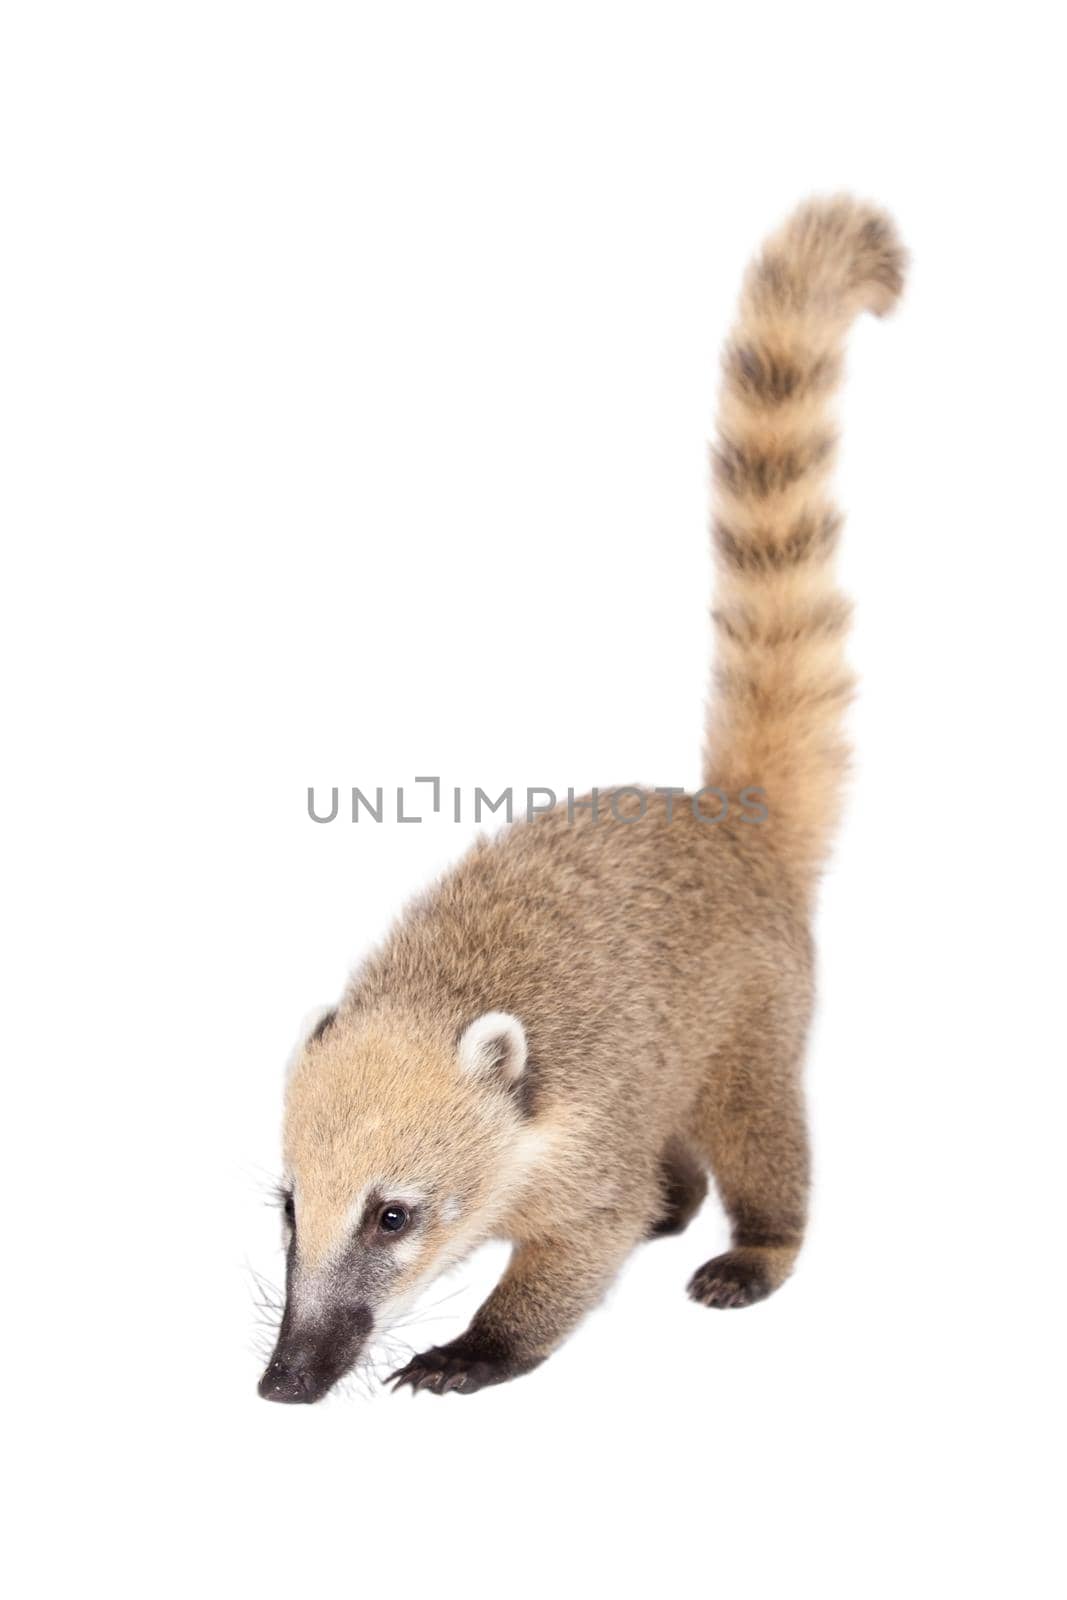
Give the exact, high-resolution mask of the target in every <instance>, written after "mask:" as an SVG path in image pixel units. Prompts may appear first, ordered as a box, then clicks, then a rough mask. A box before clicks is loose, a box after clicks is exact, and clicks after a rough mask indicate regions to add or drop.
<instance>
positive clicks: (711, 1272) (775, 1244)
mask: <svg viewBox="0 0 1067 1600" xmlns="http://www.w3.org/2000/svg"><path fill="white" fill-rule="evenodd" d="M698 1131H699V1138H700V1144H701V1146H702V1148H703V1149H704V1150H705V1151H706V1153H707V1157H708V1160H709V1161H710V1163H711V1168H712V1172H713V1173H714V1175H715V1181H716V1183H717V1185H718V1189H719V1193H720V1195H721V1197H722V1202H723V1205H724V1206H725V1208H726V1212H727V1215H728V1216H729V1218H730V1223H731V1228H732V1233H733V1248H732V1249H731V1250H727V1251H726V1252H725V1254H724V1255H721V1256H715V1257H714V1259H713V1260H711V1261H706V1262H705V1263H704V1265H703V1266H702V1267H699V1268H698V1269H697V1271H696V1272H695V1273H694V1274H693V1277H692V1279H691V1281H690V1284H689V1293H690V1295H691V1297H692V1298H693V1299H694V1300H696V1301H698V1302H699V1303H700V1304H701V1305H705V1306H716V1307H720V1308H727V1307H732V1306H747V1305H752V1304H753V1302H754V1301H756V1300H762V1299H764V1297H765V1296H766V1295H769V1294H770V1293H772V1291H773V1290H775V1289H777V1288H778V1286H779V1284H781V1283H783V1282H784V1281H785V1279H786V1278H787V1277H788V1276H789V1274H790V1272H791V1271H792V1270H793V1264H794V1262H795V1261H796V1258H797V1253H798V1251H799V1250H800V1246H801V1242H802V1240H803V1235H804V1223H805V1219H806V1215H807V1195H808V1165H809V1163H808V1138H807V1129H806V1126H805V1119H804V1105H803V1098H802V1095H801V1090H800V1081H799V1065H798V1064H797V1063H795V1062H792V1061H791V1062H790V1063H789V1064H788V1067H787V1068H786V1067H783V1068H782V1070H780V1071H776V1070H775V1069H774V1068H773V1066H772V1067H770V1068H768V1066H767V1064H766V1063H763V1064H761V1067H759V1068H756V1069H755V1070H751V1069H748V1068H743V1067H742V1068H740V1069H738V1071H737V1073H736V1075H735V1077H734V1079H733V1081H732V1083H731V1085H730V1088H729V1092H728V1093H727V1094H725V1095H722V1096H711V1097H709V1100H708V1102H707V1104H706V1106H705V1107H704V1108H703V1110H702V1114H701V1124H700V1127H699V1130H698Z"/></svg>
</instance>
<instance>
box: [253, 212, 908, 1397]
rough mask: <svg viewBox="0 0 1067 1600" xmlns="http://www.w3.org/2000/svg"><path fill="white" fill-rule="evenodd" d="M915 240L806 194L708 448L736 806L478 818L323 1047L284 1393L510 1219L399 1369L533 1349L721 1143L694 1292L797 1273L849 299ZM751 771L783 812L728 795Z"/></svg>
mask: <svg viewBox="0 0 1067 1600" xmlns="http://www.w3.org/2000/svg"><path fill="white" fill-rule="evenodd" d="M902 267H903V256H902V252H901V250H900V248H899V246H898V244H897V243H896V241H895V238H894V235H893V233H892V230H891V227H890V225H889V224H888V222H887V221H886V219H885V218H884V217H882V216H881V215H880V214H879V213H877V212H875V211H872V210H871V209H869V208H867V207H864V206H861V205H858V204H856V203H855V202H853V201H850V200H847V199H839V200H833V201H829V202H815V203H812V204H810V205H808V206H806V207H803V208H802V209H801V210H800V211H798V212H797V213H796V214H795V215H794V217H793V218H792V219H791V220H790V222H789V223H787V224H786V226H785V227H784V228H783V229H782V231H781V232H780V233H779V234H777V235H776V236H775V237H774V238H773V239H771V241H770V242H769V243H768V245H767V246H766V248H765V250H764V252H763V253H762V255H761V256H760V257H759V258H758V259H757V261H756V262H755V263H754V265H753V266H752V268H751V270H750V272H749V274H748V277H747V278H746V282H745V286H744V289H743V293H742V297H741V306H740V315H739V319H738V323H737V326H736V328H735V330H734V333H733V336H732V338H731V340H730V343H729V344H728V346H727V350H726V354H725V360H724V385H723V396H722V403H721V410H720V419H719V435H720V437H719V444H718V447H717V450H716V452H715V458H714V461H715V497H716V516H715V525H714V539H715V549H716V554H717V563H718V584H717V592H716V602H717V604H716V611H715V613H714V615H715V622H716V638H717V663H716V676H715V688H714V694H713V699H712V706H711V716H710V721H709V729H708V736H707V757H706V782H707V785H708V786H709V788H714V789H715V790H718V791H722V792H723V793H724V794H725V796H726V797H727V804H728V806H729V808H730V812H731V814H730V815H729V816H728V818H727V819H726V820H723V821H721V822H717V823H710V822H709V821H708V820H707V809H708V808H707V807H706V806H702V805H693V804H691V803H690V802H689V800H688V799H687V798H683V797H678V796H677V795H672V796H667V795H666V794H663V793H651V794H645V795H642V796H639V795H637V794H635V793H634V792H633V791H629V792H627V793H624V794H623V795H621V796H619V797H617V798H616V801H615V803H614V804H612V803H611V797H610V795H608V794H602V795H601V797H600V804H599V807H598V811H597V813H596V814H595V815H594V814H593V813H592V812H591V811H590V810H589V809H584V808H580V809H577V810H575V811H574V813H573V814H572V815H568V814H567V812H566V811H565V810H560V811H557V812H555V813H552V814H550V815H548V816H545V817H541V818H538V819H537V820H535V821H532V822H529V823H523V824H519V825H516V826H514V827H512V828H510V829H508V830H507V831H506V832H505V833H503V834H502V835H501V836H499V837H498V838H496V839H494V840H492V841H489V842H482V843H481V844H479V845H477V846H476V847H475V848H474V849H473V850H472V851H471V852H470V853H469V854H468V856H467V857H466V858H465V859H464V860H463V861H462V862H460V864H459V865H458V866H457V867H456V868H455V869H454V870H453V871H452V872H451V873H449V874H448V875H447V876H446V877H445V879H444V880H443V881H442V882H441V883H440V884H439V885H438V886H437V887H436V888H434V889H433V890H431V891H430V892H429V893H428V894H427V895H425V896H424V897H423V898H422V899H421V900H419V901H418V902H416V903H415V905H413V906H412V907H411V908H410V909H409V910H408V912H407V913H406V914H405V916H404V917H403V918H402V919H401V921H400V923H399V924H398V926H397V928H396V929H395V930H394V932H393V934H392V935H391V936H390V937H389V939H388V940H387V941H386V942H385V944H384V945H383V947H382V948H381V950H380V951H378V952H377V953H376V954H375V955H373V956H371V958H370V959H369V960H368V961H367V962H366V963H365V964H364V966H363V967H362V968H361V969H360V970H359V972H358V973H357V974H356V975H355V977H354V978H353V981H352V984H351V986H350V988H349V990H348V992H347V993H346V995H345V997H344V999H343V1001H342V1003H341V1005H340V1007H339V1008H338V1010H337V1012H336V1013H334V1014H333V1015H332V1017H331V1018H330V1019H328V1020H327V1021H326V1023H325V1024H323V1026H321V1027H320V1028H319V1029H318V1030H316V1034H315V1035H314V1036H313V1038H312V1039H311V1040H310V1041H309V1042H308V1045H307V1047H306V1049H305V1051H304V1054H303V1057H302V1058H301V1060H300V1062H299V1063H298V1066H297V1069H296V1071H295V1073H294V1076H293V1078H292V1080H291V1082H290V1088H289V1096H288V1108H287V1138H286V1161H287V1168H288V1172H289V1174H290V1177H289V1183H290V1189H289V1199H288V1201H287V1205H288V1208H289V1211H290V1215H291V1221H292V1228H291V1233H290V1240H289V1293H288V1297H287V1309H286V1320H285V1322H284V1323H283V1327H282V1331H281V1335H280V1337H279V1347H278V1351H277V1352H276V1354H275V1358H274V1361H273V1362H272V1365H271V1367H269V1368H268V1371H267V1374H266V1375H265V1377H264V1380H263V1392H264V1393H265V1394H268V1395H269V1396H270V1397H272V1398H279V1399H308V1398H315V1396H316V1395H317V1394H318V1393H321V1392H322V1391H323V1389H324V1388H325V1387H328V1386H329V1383H330V1382H332V1381H333V1377H334V1376H336V1372H337V1371H338V1370H344V1367H345V1365H350V1364H351V1361H352V1360H354V1359H355V1356H356V1354H358V1351H359V1349H360V1348H362V1345H363V1343H364V1341H365V1339H366V1337H367V1335H368V1332H369V1330H370V1328H371V1327H372V1326H378V1325H380V1324H381V1321H382V1319H383V1317H385V1316H387V1315H388V1312H389V1310H390V1308H391V1307H394V1306H396V1305H398V1304H399V1303H400V1301H401V1300H402V1299H403V1298H404V1297H405V1296H407V1295H409V1294H410V1293H411V1292H413V1291H414V1289H415V1288H417V1286H418V1285H419V1284H420V1283H422V1282H424V1281H425V1280H426V1279H427V1277H428V1276H430V1275H432V1274H433V1273H434V1272H436V1271H438V1270H440V1268H441V1266H442V1265H444V1264H446V1263H447V1262H448V1261H451V1260H455V1259H456V1258H457V1257H458V1256H460V1255H462V1254H464V1253H465V1252H466V1251H467V1250H469V1249H470V1248H471V1247H472V1246H473V1245H474V1244H476V1243H478V1242H479V1241H480V1240H481V1239H483V1238H486V1237H489V1236H490V1235H498V1236H503V1237H506V1238H509V1239H511V1240H512V1241H514V1243H515V1244H516V1250H515V1254H514V1256H513V1258H512V1262H511V1265H510V1266H509V1269H508V1271H507V1273H506V1274H505V1277H504V1278H503V1280H502V1281H501V1283H500V1284H499V1285H498V1287H497V1289H496V1290H495V1291H494V1292H493V1294H492V1295H491V1296H490V1298H489V1300H488V1301H487V1302H486V1304H485V1305H484V1306H483V1307H482V1309H481V1311H480V1312H479V1313H478V1314H477V1316H476V1317H475V1319H474V1322H473V1323H472V1325H471V1327H470V1329H469V1330H468V1332H467V1333H466V1334H464V1335H463V1336H462V1337H461V1338H460V1339H459V1340H455V1341H453V1342H452V1344H451V1345H449V1346H446V1347H445V1348H444V1349H443V1350H440V1351H431V1352H427V1354H426V1355H424V1356H421V1357H417V1358H416V1359H415V1360H414V1361H413V1362H412V1363H410V1364H409V1366H408V1367H407V1368H405V1369H404V1371H403V1372H402V1373H401V1374H400V1375H399V1377H400V1379H401V1381H404V1382H411V1383H413V1384H414V1385H415V1386H416V1387H431V1388H437V1389H439V1390H443V1389H445V1388H458V1389H460V1390H462V1391H469V1390H471V1389H474V1388H478V1387H481V1386H482V1385H483V1384H485V1383H491V1382H499V1381H502V1380H503V1379H504V1378H507V1377H511V1376H514V1375H516V1374H517V1373H520V1372H524V1371H527V1370H529V1368H530V1367H532V1366H534V1365H536V1364H537V1363H538V1362H539V1361H540V1360H542V1359H543V1358H544V1356H545V1355H546V1354H548V1353H549V1351H550V1350H551V1349H552V1348H554V1346H555V1345H556V1344H558V1343H559V1341H560V1340H561V1339H562V1338H563V1337H564V1336H565V1334H566V1333H567V1331H568V1330H569V1329H570V1328H571V1327H572V1326H573V1325H574V1323H575V1322H576V1321H577V1320H578V1319H579V1317H580V1316H581V1315H582V1314H583V1313H584V1311H585V1310H586V1309H588V1307H589V1306H590V1305H591V1304H593V1303H594V1302H595V1300H596V1299H597V1298H598V1297H599V1295H600V1294H601V1292H602V1291H603V1288H604V1286H605V1285H606V1284H607V1283H608V1282H609V1281H610V1278H611V1277H612V1275H613V1273H614V1272H615V1270H616V1269H617V1267H618V1265H619V1263H620V1262H621V1261H622V1259H623V1258H624V1257H625V1255H626V1254H627V1253H628V1251H629V1250H630V1249H631V1248H632V1247H633V1246H634V1244H636V1243H637V1242H638V1241H639V1240H640V1239H641V1238H643V1237H646V1236H648V1235H650V1234H655V1233H658V1232H664V1231H676V1230H677V1229H679V1228H681V1227H684V1226H685V1225H686V1223H687V1222H688V1221H689V1219H690V1218H691V1216H692V1215H693V1214H694V1212H695V1211H696V1209H697V1208H698V1207H699V1204H700V1202H701V1200H702V1198H703V1195H704V1192H705V1189H706V1186H707V1174H708V1172H709V1170H710V1171H711V1173H713V1174H714V1177H715V1179H716V1182H717V1185H718V1189H719V1192H720V1195H721V1197H722V1200H723V1203H724V1205H725V1208H726V1211H727V1213H728V1215H729V1217H730V1221H731V1226H732V1234H733V1244H732V1248H731V1249H730V1250H729V1251H727V1252H725V1253H724V1254H722V1255H720V1256H717V1257H715V1258H713V1259H712V1260H710V1261H709V1262H707V1263H706V1264H705V1265H704V1266H703V1267H701V1268H700V1269H699V1270H698V1271H697V1273H696V1274H695V1275H694V1277H693V1279H692V1281H691V1283H690V1294H691V1295H692V1296H693V1297H694V1298H695V1299H697V1300H698V1301H700V1302H702V1303H704V1304H707V1305H712V1306H719V1307H729V1306H738V1305H745V1304H748V1303H750V1302H751V1301H753V1300H756V1299H759V1298H761V1297H762V1296H764V1295H766V1294H767V1293H769V1292H770V1291H771V1290H772V1289H774V1288H775V1287H777V1285H778V1284H779V1283H781V1282H782V1280H783V1279H784V1278H785V1277H786V1276H787V1274H788V1273H789V1271H790V1270H791V1268H792V1265H793V1262H794V1260H795V1257H796V1254H797V1251H798V1249H799V1247H800V1242H801V1238H802V1234H803V1228H804V1221H805V1210H806V1196H807V1140H806V1133H805V1125H804V1117H803V1109H802V1098H801V1087H800V1084H801V1065H802V1058H803V1047H804V1038H805V1033H806V1029H807V1022H808V1016H809V1011H810V1004H811V954H810V944H809V935H808V917H809V913H810V905H811V895H812V889H813V887H814V883H815V880H816V877H817V874H818V869H819V867H820V865H821V863H822V862H823V860H824V858H825V855H826V851H827V849H828V845H829V842H830V839H831V836H832V832H833V827H834V824H835V821H836V817H837V813H838V809H839V806H840V794H841V785H842V779H843V774H844V769H845V761H846V752H845V744H844V739H843V734H842V729H841V718H842V715H843V712H844V709H845V707H846V704H847V701H848V699H849V696H850V693H851V680H850V677H849V674H848V672H847V669H846V667H845V665H844V663H843V641H844V635H845V632H846V628H847V623H848V607H847V604H846V603H845V601H844V600H843V599H842V597H841V596H840V595H839V593H838V592H837V590H836V588H835V586H834V582H833V576H832V562H833V555H834V550H835V546H836V541H837V536H838V531H839V526H840V518H839V516H838V514H837V512H836V511H835V509H834V507H833V505H832V503H831V502H830V500H829V497H828V492H827V477H828V473H829V470H830V465H831V462H832V457H833V451H834V433H833V428H832V423H831V417H830V410H829V407H830V401H831V397H832V394H833V391H834V390H835V388H836V386H837V384H838V381H839V378H840V369H841V352H842V346H843V342H844V338H845V334H846V332H847V329H848V326H849V324H850V323H851V321H852V319H853V317H854V316H855V315H856V314H857V313H858V312H859V311H860V310H862V309H870V310H873V311H876V312H882V311H884V310H886V309H887V308H888V307H889V306H890V305H891V304H892V302H893V300H894V299H895V298H896V296H897V294H898V293H899V289H900V286H901V282H902ZM753 789H758V790H760V791H761V792H762V800H763V804H764V805H765V808H766V816H765V818H764V819H762V820H752V819H751V818H750V817H748V816H746V815H744V814H743V813H744V807H741V806H739V804H738V802H739V799H740V797H741V796H742V794H743V792H749V791H751V790H753ZM717 805H718V801H717V800H716V801H715V802H713V809H714V808H715V807H717ZM324 1328H326V1329H328V1330H331V1331H328V1332H327V1333H326V1334H324V1333H323V1329H324ZM353 1330H355V1331H353ZM294 1374H295V1376H294Z"/></svg>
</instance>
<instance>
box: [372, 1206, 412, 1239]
mask: <svg viewBox="0 0 1067 1600" xmlns="http://www.w3.org/2000/svg"><path fill="white" fill-rule="evenodd" d="M407 1225H408V1213H407V1211H406V1210H405V1208H404V1207H403V1206H383V1207H382V1210H381V1213H380V1215H379V1217H378V1226H379V1228H383V1229H384V1230H385V1232H386V1233H399V1232H400V1231H401V1229H402V1228H406V1227H407Z"/></svg>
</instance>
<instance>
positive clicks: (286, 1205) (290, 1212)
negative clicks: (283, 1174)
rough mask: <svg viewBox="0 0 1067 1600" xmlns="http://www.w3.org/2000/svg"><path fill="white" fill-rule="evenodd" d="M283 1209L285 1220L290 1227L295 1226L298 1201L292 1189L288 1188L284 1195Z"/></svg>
mask: <svg viewBox="0 0 1067 1600" xmlns="http://www.w3.org/2000/svg"><path fill="white" fill-rule="evenodd" d="M282 1210H283V1211H284V1212H285V1220H286V1222H287V1223H288V1224H289V1226H290V1228H292V1227H294V1226H295V1225H296V1202H295V1201H294V1200H293V1191H292V1190H291V1189H286V1191H285V1193H284V1194H283V1195H282Z"/></svg>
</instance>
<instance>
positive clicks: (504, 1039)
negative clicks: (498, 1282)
mask: <svg viewBox="0 0 1067 1600" xmlns="http://www.w3.org/2000/svg"><path fill="white" fill-rule="evenodd" d="M459 1061H460V1066H461V1067H463V1068H464V1070H465V1071H466V1072H473V1073H477V1074H478V1075H479V1076H481V1077H484V1076H486V1075H487V1074H489V1073H491V1072H498V1073H499V1074H500V1076H501V1077H502V1078H503V1079H504V1081H505V1083H517V1082H518V1081H519V1079H520V1078H521V1077H522V1074H523V1071H524V1069H525V1067H526V1029H525V1028H524V1027H523V1025H522V1023H521V1022H520V1021H519V1019H518V1017H513V1016H511V1015H510V1014H509V1013H508V1012H507V1011H487V1012H486V1013H485V1016H484V1017H476V1018H475V1020H474V1021H473V1022H472V1023H471V1025H470V1027H469V1028H467V1030H466V1031H465V1033H464V1034H463V1037H462V1038H461V1039H460V1041H459Z"/></svg>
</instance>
